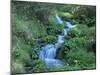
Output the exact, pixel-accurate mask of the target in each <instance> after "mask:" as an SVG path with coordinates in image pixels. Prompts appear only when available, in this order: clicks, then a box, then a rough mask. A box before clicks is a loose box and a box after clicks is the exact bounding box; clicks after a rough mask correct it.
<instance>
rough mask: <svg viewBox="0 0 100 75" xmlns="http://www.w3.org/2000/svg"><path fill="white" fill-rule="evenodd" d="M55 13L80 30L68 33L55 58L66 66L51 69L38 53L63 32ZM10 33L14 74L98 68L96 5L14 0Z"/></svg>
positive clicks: (76, 29) (75, 29)
mask: <svg viewBox="0 0 100 75" xmlns="http://www.w3.org/2000/svg"><path fill="white" fill-rule="evenodd" d="M56 13H57V14H58V15H59V16H60V17H61V18H62V19H63V20H64V21H70V22H71V23H72V24H73V25H77V27H76V28H74V29H72V30H71V31H69V32H68V36H67V37H66V41H65V43H64V44H63V46H62V47H61V48H60V49H59V50H58V51H57V56H56V58H57V59H61V60H63V61H65V62H67V64H64V66H62V67H60V68H56V67H55V68H49V69H48V68H47V67H46V65H45V62H44V61H42V60H40V59H39V52H40V47H41V46H43V45H46V44H48V43H55V42H56V34H59V33H61V31H62V28H63V25H59V26H58V24H57V23H56V19H55V14H56ZM11 33H12V50H11V57H12V60H11V71H12V74H18V73H37V72H52V71H71V70H87V69H95V68H96V7H95V6H87V5H72V4H55V3H41V2H22V1H12V3H11Z"/></svg>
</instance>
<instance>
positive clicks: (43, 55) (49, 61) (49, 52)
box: [39, 14, 76, 68]
mask: <svg viewBox="0 0 100 75" xmlns="http://www.w3.org/2000/svg"><path fill="white" fill-rule="evenodd" d="M55 18H56V22H57V23H58V24H61V25H62V24H63V20H62V19H61V17H60V16H58V14H56V15H55ZM58 26H59V25H58ZM74 27H76V25H72V24H71V23H70V22H66V23H65V25H64V28H63V30H62V33H63V34H59V35H57V42H56V43H55V44H47V45H45V46H43V47H41V48H40V53H39V59H41V60H43V61H44V62H45V64H46V65H47V67H48V68H52V67H60V66H63V65H64V62H63V61H61V60H59V59H56V55H57V50H59V48H60V47H61V46H62V45H63V43H64V42H65V36H67V33H68V31H70V29H72V28H74Z"/></svg>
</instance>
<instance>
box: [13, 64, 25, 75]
mask: <svg viewBox="0 0 100 75" xmlns="http://www.w3.org/2000/svg"><path fill="white" fill-rule="evenodd" d="M11 71H12V74H18V73H26V71H25V68H24V65H23V64H22V63H20V62H12V67H11Z"/></svg>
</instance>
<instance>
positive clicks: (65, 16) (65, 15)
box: [58, 12, 73, 18]
mask: <svg viewBox="0 0 100 75" xmlns="http://www.w3.org/2000/svg"><path fill="white" fill-rule="evenodd" d="M58 14H59V16H61V17H63V18H73V15H72V14H71V13H68V12H59V13H58Z"/></svg>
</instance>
